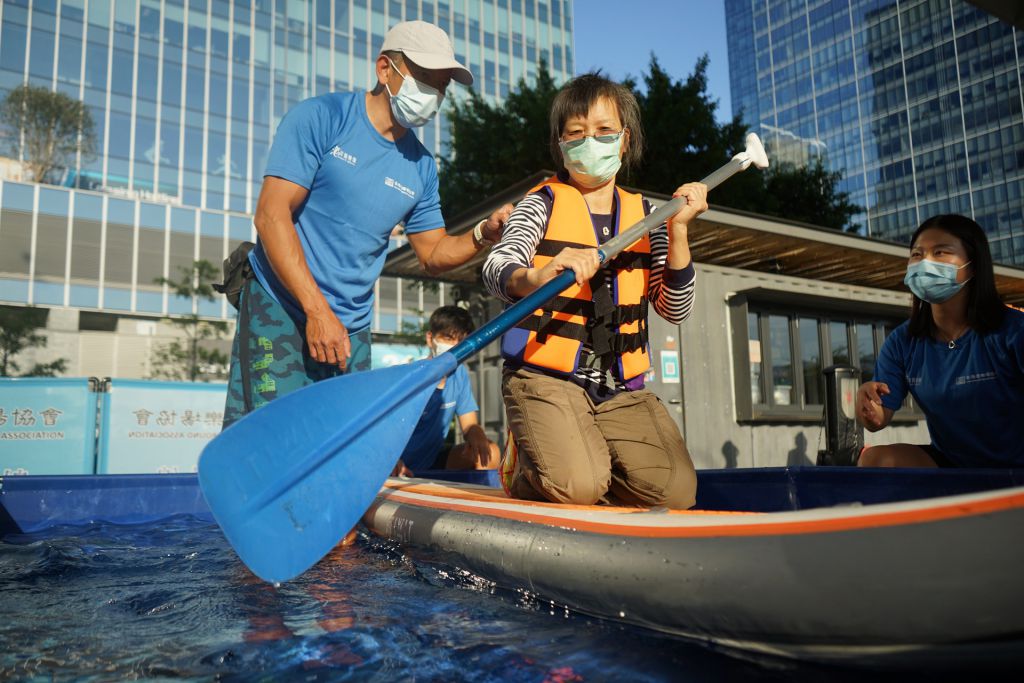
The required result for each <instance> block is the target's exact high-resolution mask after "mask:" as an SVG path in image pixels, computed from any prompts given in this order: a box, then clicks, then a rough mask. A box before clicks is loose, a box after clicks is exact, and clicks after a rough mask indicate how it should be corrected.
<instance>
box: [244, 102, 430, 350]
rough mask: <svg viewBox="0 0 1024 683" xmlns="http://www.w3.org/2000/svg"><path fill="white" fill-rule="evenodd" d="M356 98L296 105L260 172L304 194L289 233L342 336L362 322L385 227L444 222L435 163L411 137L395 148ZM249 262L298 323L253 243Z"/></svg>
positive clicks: (298, 315) (298, 313)
mask: <svg viewBox="0 0 1024 683" xmlns="http://www.w3.org/2000/svg"><path fill="white" fill-rule="evenodd" d="M365 97H366V96H365V94H364V93H331V94H328V95H322V96H320V97H314V98H312V99H308V100H305V101H304V102H300V103H299V104H298V105H296V106H295V107H294V108H293V109H292V110H291V111H289V112H288V114H287V115H285V117H284V118H283V119H282V120H281V124H280V125H279V126H278V128H277V133H276V134H275V136H274V143H273V146H272V147H271V148H270V157H269V160H268V161H267V168H266V171H265V172H264V175H265V176H276V177H278V178H283V179H285V180H288V181H291V182H293V183H295V184H297V185H301V186H302V187H304V188H306V189H307V190H309V197H308V199H307V200H306V202H305V204H303V206H302V207H301V208H300V209H299V212H298V215H297V216H296V218H295V229H296V231H297V232H298V234H299V240H300V242H301V243H302V249H303V252H304V253H305V257H306V263H307V264H308V265H309V270H310V272H311V273H312V275H313V278H314V279H315V280H316V283H317V284H318V285H319V286H320V290H321V291H322V292H323V294H324V297H325V298H326V299H327V303H329V304H330V306H331V309H332V310H333V311H334V312H335V313H336V314H337V315H338V318H339V319H340V320H341V322H342V324H344V325H345V327H347V328H348V329H349V331H351V332H359V331H361V330H363V329H365V328H367V327H369V326H370V322H371V315H372V312H373V285H374V283H375V282H376V281H377V278H379V277H380V273H381V270H382V269H383V267H384V257H385V256H386V255H387V247H388V239H389V237H390V235H391V231H392V229H393V228H394V227H395V226H396V225H398V224H400V223H401V224H403V225H404V226H405V230H406V232H407V233H416V232H422V231H424V230H433V229H435V228H440V227H443V226H444V218H443V217H442V216H441V205H440V199H439V197H438V194H437V164H436V163H435V162H434V157H433V156H432V155H431V154H430V152H428V151H427V149H426V148H425V147H424V146H423V145H422V144H420V142H419V140H417V139H416V136H415V135H413V134H412V133H411V132H407V133H406V134H405V135H403V136H402V137H401V138H399V139H398V140H397V141H394V142H392V141H391V140H388V139H387V138H385V137H384V136H383V135H381V134H380V133H378V132H377V130H376V129H375V128H374V127H373V125H372V124H371V123H370V119H369V117H368V116H367V114H366V99H365ZM249 260H250V262H251V263H252V267H253V270H254V271H255V274H256V277H257V278H259V281H260V282H261V283H262V284H263V286H264V287H266V289H267V291H268V292H270V294H271V296H273V297H274V298H275V299H276V300H277V301H279V302H280V303H281V304H282V305H283V306H284V307H285V308H286V309H287V310H288V312H289V314H290V315H292V317H293V318H295V319H296V320H299V321H301V320H303V319H304V318H305V316H304V315H303V313H302V310H301V309H300V307H299V305H298V302H297V301H296V300H295V299H294V298H293V297H292V296H291V294H290V293H289V292H288V290H287V289H286V288H285V286H284V285H283V284H282V283H281V281H280V280H278V278H277V277H276V276H275V274H274V271H273V269H272V268H271V266H270V262H269V261H268V260H267V255H266V252H265V251H264V250H263V245H262V243H259V242H257V244H256V248H255V249H253V250H252V252H251V253H250V255H249Z"/></svg>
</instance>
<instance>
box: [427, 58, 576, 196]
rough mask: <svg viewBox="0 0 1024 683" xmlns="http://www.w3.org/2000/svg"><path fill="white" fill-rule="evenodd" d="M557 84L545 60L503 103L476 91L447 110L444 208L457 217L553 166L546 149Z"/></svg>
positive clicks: (442, 186) (442, 172)
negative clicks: (448, 137) (448, 136)
mask: <svg viewBox="0 0 1024 683" xmlns="http://www.w3.org/2000/svg"><path fill="white" fill-rule="evenodd" d="M557 92H558V87H557V86H556V85H555V82H554V80H553V79H552V78H551V73H550V72H549V71H548V66H547V63H546V62H544V61H541V63H540V66H539V67H538V69H537V79H536V82H535V83H534V84H533V85H528V84H527V83H526V81H525V79H522V78H521V79H520V80H519V86H518V89H517V90H516V91H514V92H512V93H510V94H509V96H508V97H507V98H506V99H505V102H504V104H502V105H492V104H490V103H488V102H487V101H486V100H485V99H483V97H481V96H480V94H479V93H477V92H476V91H475V90H471V91H470V93H469V99H467V100H465V101H463V102H453V103H452V105H451V106H450V107H449V110H448V120H449V122H450V124H451V134H452V136H451V140H452V142H451V148H450V149H449V150H448V152H449V154H448V157H447V158H442V159H441V168H440V182H439V185H440V187H439V190H440V194H441V206H442V207H444V209H445V212H446V213H448V214H449V215H455V214H457V213H459V212H460V211H462V210H464V209H467V208H469V207H470V206H472V205H473V204H476V203H477V202H480V201H483V200H484V199H486V198H487V197H489V196H490V195H492V194H494V193H495V192H498V191H499V190H503V189H505V188H506V187H508V186H509V185H514V184H515V183H517V182H519V181H521V180H523V178H526V177H527V176H529V175H530V174H532V173H536V172H537V171H540V170H542V169H545V168H552V161H551V154H550V152H549V151H548V115H549V114H550V112H551V102H552V100H553V99H554V98H555V93H557Z"/></svg>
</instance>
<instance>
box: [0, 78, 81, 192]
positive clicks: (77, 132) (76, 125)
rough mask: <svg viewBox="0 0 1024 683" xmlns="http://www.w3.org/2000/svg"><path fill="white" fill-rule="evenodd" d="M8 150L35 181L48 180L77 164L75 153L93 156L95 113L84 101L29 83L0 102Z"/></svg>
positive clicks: (1, 122) (0, 120)
mask: <svg viewBox="0 0 1024 683" xmlns="http://www.w3.org/2000/svg"><path fill="white" fill-rule="evenodd" d="M0 125H2V126H3V127H4V128H5V131H4V132H5V138H6V140H7V142H6V152H7V153H8V154H9V155H10V156H12V157H14V158H20V159H21V160H22V162H23V164H24V165H25V168H26V169H27V170H28V172H29V175H31V176H32V179H33V180H35V181H36V182H40V183H45V182H48V181H49V180H50V179H51V178H52V176H53V175H54V174H55V173H56V172H57V171H59V170H62V169H70V168H73V167H74V165H75V155H76V154H78V153H80V154H81V156H82V159H88V158H89V157H91V156H92V154H93V152H94V149H95V145H96V134H95V131H94V129H93V121H92V115H91V114H90V113H89V108H88V107H87V106H86V105H85V103H84V102H81V101H79V100H75V99H72V98H71V97H68V96H67V95H65V94H64V93H61V92H53V91H51V90H50V89H48V88H41V87H36V86H33V85H29V84H27V83H26V84H24V85H21V86H19V87H17V88H15V89H14V90H11V91H10V92H9V93H8V94H7V97H5V98H4V100H3V101H2V102H0Z"/></svg>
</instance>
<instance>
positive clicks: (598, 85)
mask: <svg viewBox="0 0 1024 683" xmlns="http://www.w3.org/2000/svg"><path fill="white" fill-rule="evenodd" d="M602 97H607V98H608V99H609V100H611V101H612V102H613V103H614V104H615V108H616V109H618V112H619V118H620V119H622V125H623V126H624V127H625V128H628V129H629V133H628V134H627V135H628V136H629V138H628V142H627V143H626V151H625V152H624V153H623V155H622V167H623V168H624V169H625V170H627V171H628V170H630V169H631V168H634V167H635V166H636V165H637V164H639V163H640V158H641V157H642V156H643V151H644V129H643V125H642V124H641V123H640V105H639V104H637V101H636V97H634V96H633V91H631V90H630V89H629V88H627V87H626V86H624V85H622V84H620V83H616V82H615V81H610V80H608V79H607V78H605V77H604V76H602V75H600V74H597V73H589V74H583V75H582V76H577V77H576V78H574V79H572V80H571V81H569V82H568V83H566V84H565V85H563V86H562V89H561V90H559V91H558V94H557V95H555V100H554V102H552V104H551V118H550V123H551V131H550V139H549V144H550V147H551V159H552V161H554V162H555V167H556V168H557V169H558V170H559V172H561V171H564V170H565V164H564V163H562V150H561V148H560V147H559V146H558V142H559V139H560V138H561V137H562V129H563V128H564V127H565V122H566V121H568V120H569V119H571V118H572V117H574V116H586V115H587V113H589V112H590V108H591V107H592V106H594V103H595V102H597V101H598V100H599V99H601V98H602Z"/></svg>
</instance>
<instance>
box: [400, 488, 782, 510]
mask: <svg viewBox="0 0 1024 683" xmlns="http://www.w3.org/2000/svg"><path fill="white" fill-rule="evenodd" d="M384 487H385V488H389V489H394V490H395V491H404V492H408V493H418V494H420V495H423V496H442V497H444V498H457V499H459V500H472V501H475V502H478V503H506V504H510V505H519V506H522V507H540V508H550V509H552V510H585V511H587V512H593V511H595V510H596V511H600V512H619V513H622V514H639V513H641V512H650V508H639V507H618V506H614V505H571V504H569V503H550V502H548V501H544V500H518V499H516V498H510V497H509V496H508V495H507V494H506V493H505V492H504V491H503V490H502V489H490V487H487V488H489V489H490V490H493V491H494V493H489V492H488V493H478V492H477V491H467V490H465V489H459V488H454V487H448V486H439V485H437V484H396V483H393V482H391V481H385V482H384ZM659 514H661V513H659ZM664 514H667V515H762V514H765V513H763V512H744V511H742V510H667V511H666V512H665V513H664Z"/></svg>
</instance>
